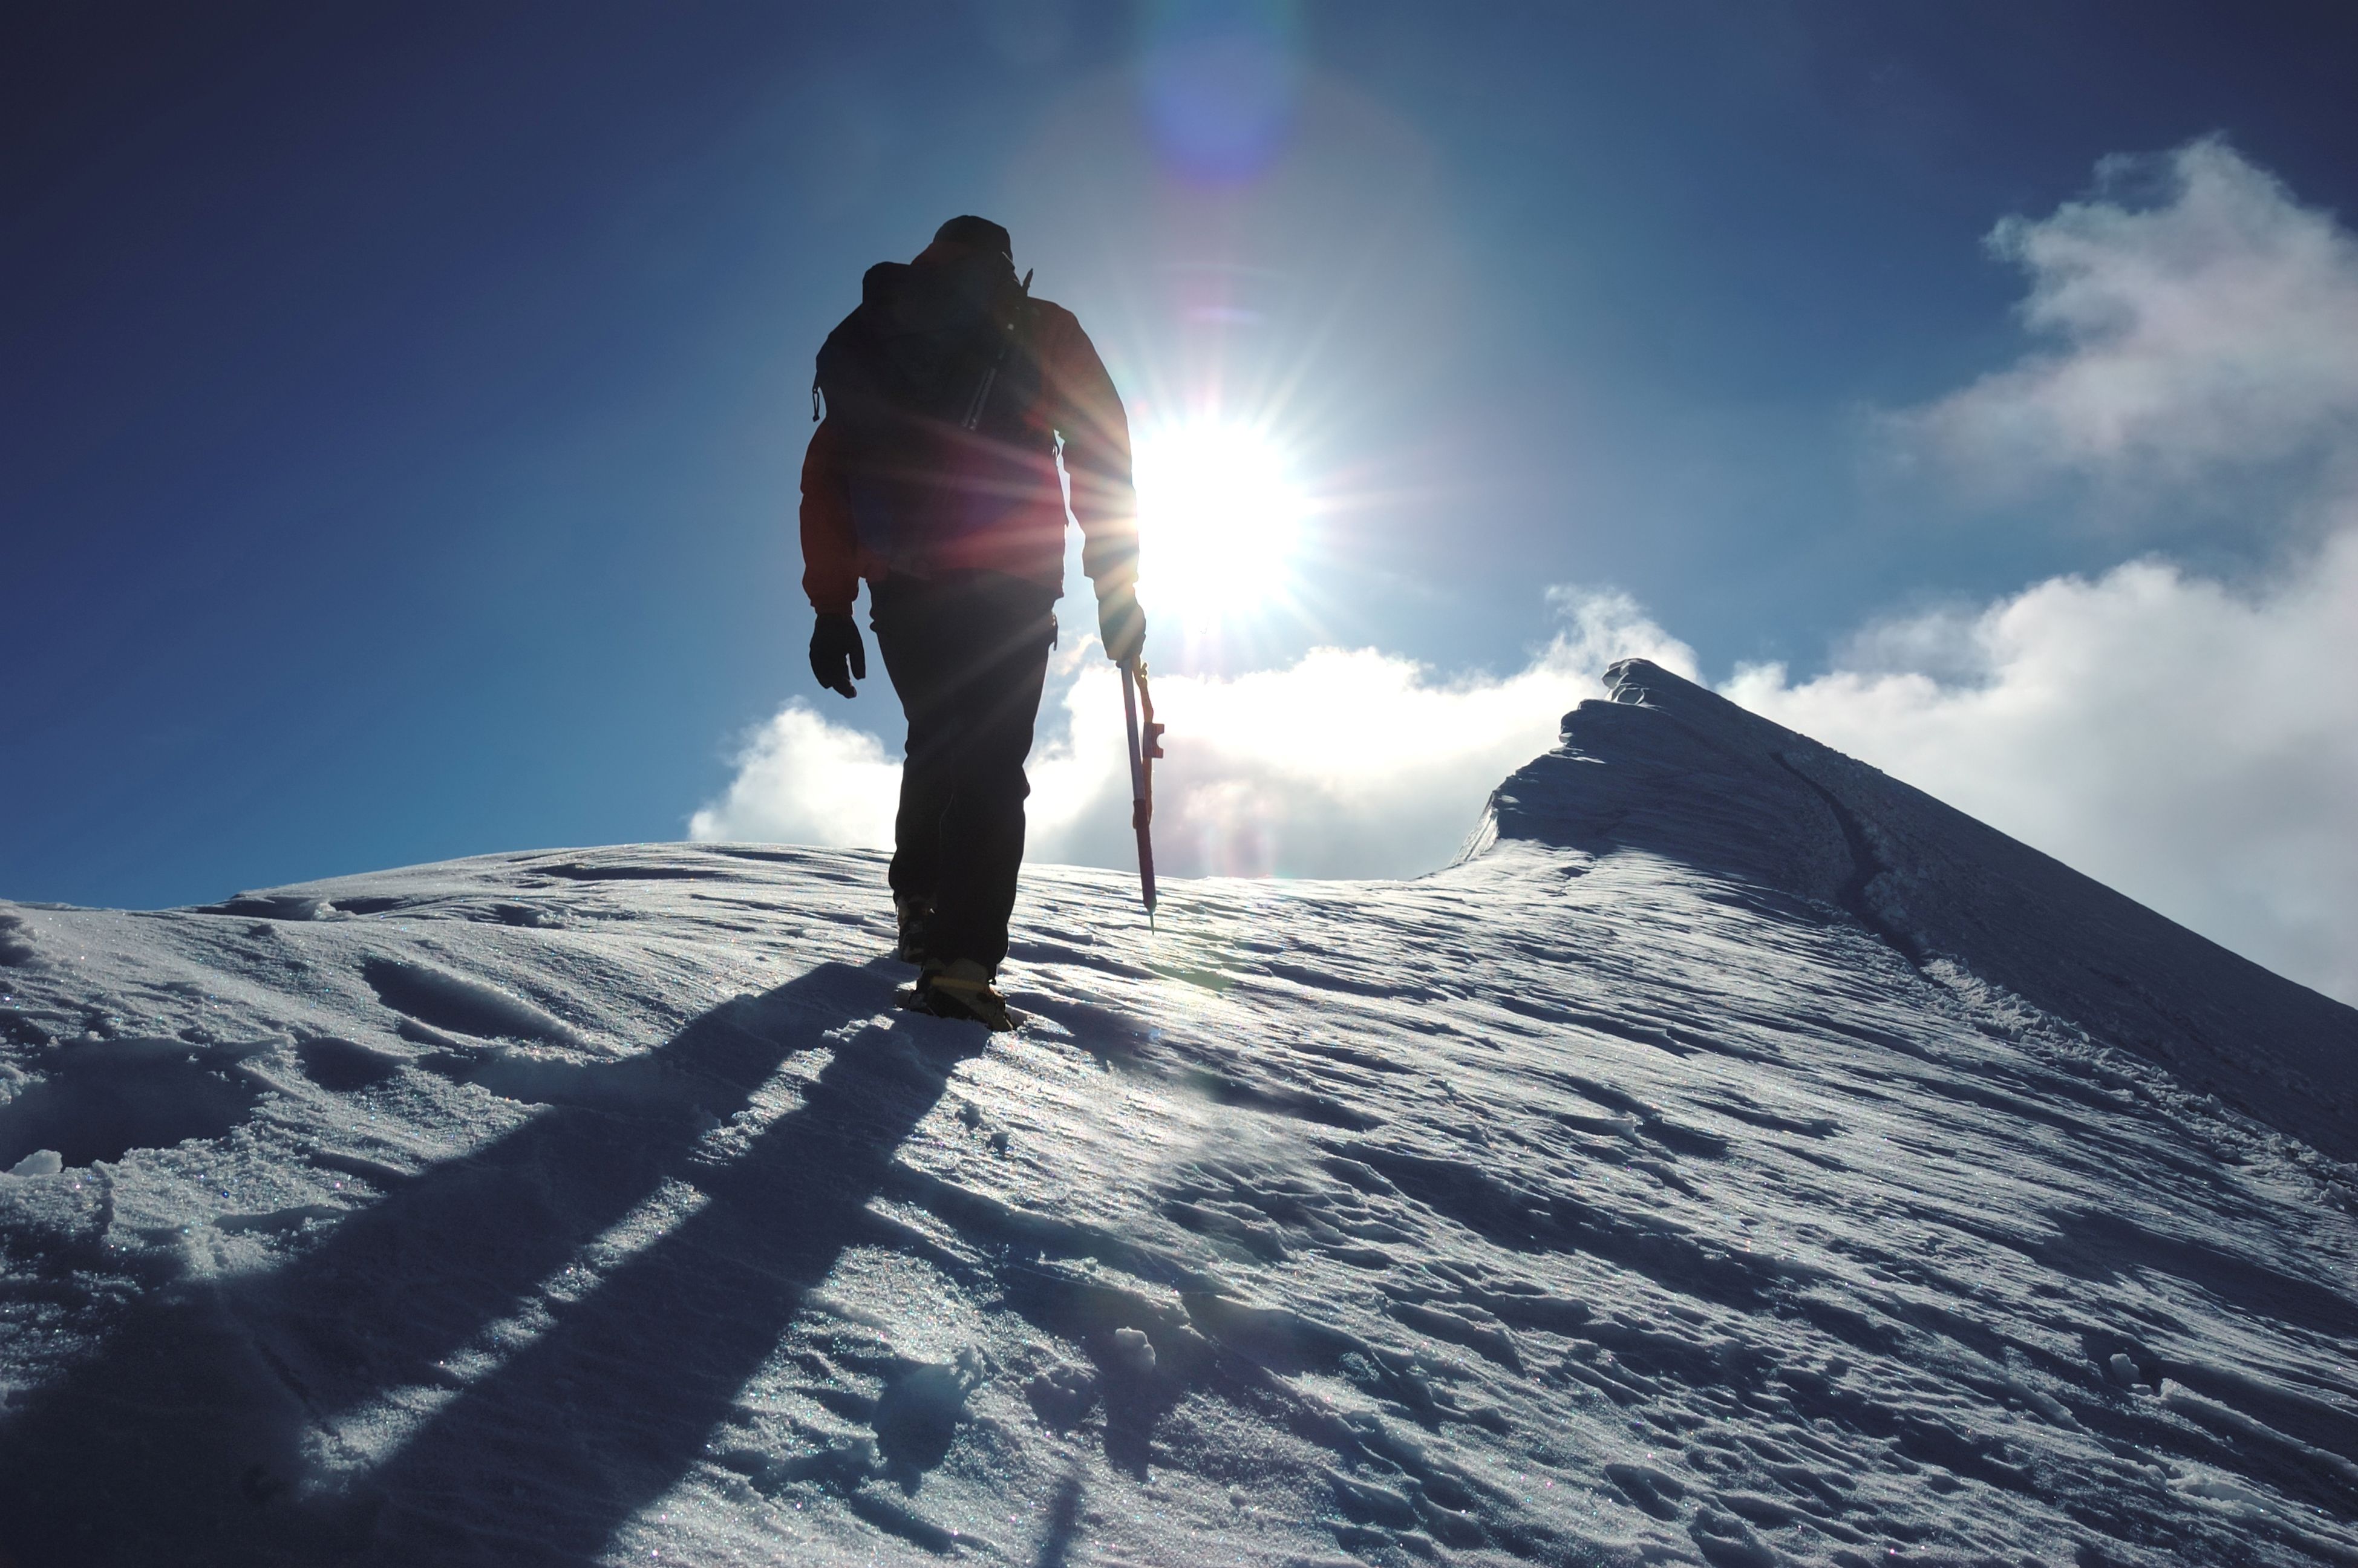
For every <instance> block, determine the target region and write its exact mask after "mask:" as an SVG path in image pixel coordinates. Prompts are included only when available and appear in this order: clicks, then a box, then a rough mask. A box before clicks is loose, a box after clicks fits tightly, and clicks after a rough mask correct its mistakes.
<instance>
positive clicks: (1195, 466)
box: [1133, 419, 1308, 624]
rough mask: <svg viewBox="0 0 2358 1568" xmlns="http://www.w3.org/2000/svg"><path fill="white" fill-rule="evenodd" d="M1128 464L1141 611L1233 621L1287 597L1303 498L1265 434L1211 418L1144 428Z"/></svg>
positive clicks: (1305, 504)
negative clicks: (1134, 490)
mask: <svg viewBox="0 0 2358 1568" xmlns="http://www.w3.org/2000/svg"><path fill="white" fill-rule="evenodd" d="M1133 461H1134V464H1135V467H1136V472H1137V477H1138V510H1139V529H1140V544H1139V580H1140V586H1141V593H1140V597H1141V599H1142V600H1145V602H1146V605H1147V607H1148V610H1149V611H1150V612H1160V613H1162V614H1164V615H1169V616H1173V617H1174V618H1175V619H1177V620H1179V621H1182V622H1194V623H1196V624H1203V623H1206V622H1219V621H1223V620H1234V619H1237V618H1238V617H1240V616H1242V615H1244V614H1246V613H1248V612H1249V611H1256V610H1259V609H1260V608H1262V607H1263V606H1264V605H1266V604H1267V603H1268V602H1269V601H1270V600H1273V599H1276V598H1280V597H1282V595H1283V594H1284V593H1285V592H1286V590H1287V589H1288V587H1289V585H1290V581H1291V575H1292V566H1293V553H1294V550H1295V547H1296V546H1298V545H1299V543H1300V541H1301V535H1302V524H1303V515H1304V514H1305V513H1306V512H1307V511H1308V502H1307V498H1306V497H1305V496H1304V494H1303V490H1302V487H1301V485H1300V483H1299V482H1298V481H1296V480H1295V479H1294V477H1293V474H1292V472H1291V471H1290V470H1289V467H1288V464H1287V462H1286V460H1285V454H1284V452H1283V451H1282V449H1280V448H1279V447H1278V445H1277V444H1276V443H1275V442H1273V441H1271V439H1270V438H1269V436H1268V434H1267V433H1266V432H1264V431H1262V430H1259V429H1256V428H1254V427H1251V426H1249V425H1240V424H1230V423H1227V422H1223V421H1219V420H1211V419H1206V420H1200V421H1191V422H1188V423H1184V424H1175V425H1163V426H1154V427H1147V428H1145V429H1141V431H1140V432H1139V437H1138V444H1137V449H1136V451H1135V452H1134V454H1133Z"/></svg>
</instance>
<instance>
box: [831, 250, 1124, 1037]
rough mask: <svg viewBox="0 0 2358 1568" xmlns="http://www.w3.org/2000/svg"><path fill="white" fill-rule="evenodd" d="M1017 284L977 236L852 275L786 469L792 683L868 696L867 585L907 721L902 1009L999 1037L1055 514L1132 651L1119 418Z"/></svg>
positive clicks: (1060, 318)
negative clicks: (908, 983) (905, 996)
mask: <svg viewBox="0 0 2358 1568" xmlns="http://www.w3.org/2000/svg"><path fill="white" fill-rule="evenodd" d="M1030 285H1031V279H1030V276H1029V275H1028V274H1027V275H1026V276H1025V277H1024V278H1023V279H1022V282H1018V281H1017V278H1016V276H1015V262H1014V254H1013V246H1012V244H1011V242H1010V240H1009V238H1008V234H1007V231H1006V230H1005V229H1002V228H1001V227H1000V226H999V225H998V224H996V223H993V222H988V221H987V220H985V219H981V218H975V217H962V218H953V219H951V220H950V221H949V222H946V223H945V224H943V225H942V226H941V229H940V231H939V232H936V234H935V236H934V242H933V243H932V244H930V245H928V246H926V247H925V250H924V252H923V253H921V254H919V255H918V256H917V258H916V260H915V261H914V262H911V263H908V264H906V265H903V264H901V263H897V262H884V263H880V264H879V265H876V266H873V267H871V268H870V269H869V271H868V275H867V276H866V278H865V279H864V280H863V281H862V284H861V290H860V296H861V297H860V307H859V308H858V309H856V310H854V311H852V313H851V314H850V315H849V316H848V317H846V318H845V319H844V320H843V323H842V324H841V325H840V326H838V327H837V328H836V330H834V331H833V332H832V333H831V334H829V336H828V338H827V343H826V346H825V347H823V348H822V349H821V350H820V351H819V356H818V377H817V382H816V383H815V384H814V391H815V393H817V395H818V397H817V399H815V401H814V407H813V413H814V415H817V413H818V412H819V402H820V400H823V403H824V409H825V418H824V419H823V421H822V422H821V423H820V424H819V427H818V428H817V431H816V432H814V433H813V435H812V437H811V443H810V450H809V453H808V455H807V456H806V458H805V459H804V461H803V500H802V545H803V589H804V591H805V592H806V593H807V594H808V595H809V596H810V601H811V608H812V609H813V610H814V611H817V616H818V621H817V626H816V628H815V629H814V630H813V631H812V633H811V647H810V657H811V669H812V672H813V673H814V674H815V675H817V677H818V682H819V684H820V685H821V686H824V687H827V688H828V689H829V690H831V691H838V692H841V693H842V694H843V695H844V696H846V697H850V696H852V695H854V694H855V692H856V691H857V689H858V688H857V687H855V686H854V685H853V682H854V681H855V680H859V679H865V678H866V677H867V674H868V660H867V652H866V649H865V647H864V646H863V645H862V643H861V642H860V628H859V626H858V624H857V622H854V621H853V619H852V613H851V611H852V602H853V600H854V599H855V598H856V597H857V595H858V593H859V589H860V579H863V578H864V579H867V582H868V594H869V611H870V617H869V624H870V625H871V627H872V628H874V630H875V633H876V641H877V645H878V647H879V649H880V650H881V651H882V654H883V655H884V669H885V673H886V674H887V675H889V676H891V677H892V689H893V690H894V692H896V693H897V694H898V695H899V697H900V698H901V706H902V708H903V710H904V712H905V713H906V715H907V719H908V725H909V730H908V741H907V748H906V761H905V762H904V763H903V769H902V774H901V802H900V811H899V815H898V817H897V818H896V820H895V822H894V825H893V852H892V873H891V881H892V901H893V904H894V907H895V908H896V909H897V910H898V912H899V914H900V921H901V944H900V953H901V956H902V957H903V958H905V959H908V960H910V961H911V962H914V963H917V964H919V965H921V966H922V972H921V974H920V976H919V978H918V982H917V987H916V990H915V992H914V1005H916V1006H918V1007H921V1008H924V1009H925V1010H926V1011H932V1012H935V1013H937V1014H941V1015H943V1016H947V1017H958V1018H973V1019H978V1020H979V1021H981V1022H984V1023H987V1024H989V1025H990V1026H991V1027H992V1028H994V1029H1004V1028H1008V1027H1010V1021H1009V1018H1008V1013H1007V1004H1006V1002H1005V1001H1004V1000H1003V999H1001V996H1000V995H999V993H998V991H997V990H996V989H994V981H995V980H996V979H997V976H998V971H999V966H1000V963H1001V960H1003V959H1004V958H1005V957H1006V956H1007V922H1008V916H1009V914H1010V913H1011V911H1012V910H1013V908H1014V905H1015V882H1016V874H1017V869H1018V867H1019V865H1020V863H1021V862H1022V858H1023V801H1024V798H1025V796H1026V795H1029V794H1030V793H1031V786H1030V784H1029V783H1028V782H1027V781H1026V780H1025V778H1024V776H1023V763H1024V760H1025V758H1026V757H1027V756H1029V755H1030V753H1031V750H1032V729H1033V721H1034V720H1035V719H1037V717H1038V715H1039V710H1040V695H1041V688H1042V686H1043V684H1044V681H1045V679H1046V675H1047V667H1048V651H1049V650H1050V649H1051V648H1052V647H1054V646H1055V640H1056V620H1055V613H1054V607H1055V601H1056V600H1057V598H1058V597H1059V596H1060V595H1061V594H1062V592H1063V590H1064V562H1065V524H1066V521H1067V518H1068V515H1069V516H1070V517H1071V518H1073V519H1076V520H1077V521H1078V523H1079V524H1080V527H1081V530H1082V533H1083V535H1085V537H1086V541H1087V542H1086V546H1085V547H1084V549H1083V552H1082V557H1081V559H1082V566H1083V568H1084V569H1085V570H1086V571H1087V573H1088V576H1089V578H1090V579H1091V581H1092V582H1094V583H1095V585H1096V588H1097V596H1098V627H1099V630H1100V633H1101V634H1102V636H1103V638H1104V641H1105V650H1106V654H1107V656H1109V658H1111V659H1113V660H1114V661H1115V662H1116V663H1122V662H1126V661H1129V660H1131V659H1135V658H1136V657H1137V656H1138V654H1139V652H1140V649H1141V646H1142V645H1143V643H1144V641H1145V636H1146V622H1145V618H1144V616H1143V615H1142V614H1141V612H1140V611H1139V608H1138V599H1137V592H1136V578H1137V565H1138V525H1137V495H1136V492H1135V491H1134V490H1133V489H1132V488H1131V483H1130V426H1129V421H1128V419H1127V418H1126V417H1125V416H1124V415H1123V412H1122V406H1121V397H1120V394H1119V393H1117V392H1116V391H1115V390H1114V384H1113V379H1112V377H1111V376H1109V375H1108V374H1107V373H1106V368H1105V365H1104V362H1102V361H1100V360H1099V359H1098V353H1097V350H1096V349H1095V348H1094V347H1092V346H1091V344H1090V342H1089V340H1088V337H1087V334H1085V333H1084V332H1083V331H1082V330H1081V325H1080V323H1079V321H1077V320H1076V319H1074V317H1073V314H1072V312H1071V311H1069V310H1066V309H1065V308H1063V307H1061V306H1058V305H1054V304H1051V303H1049V302H1048V301H1047V300H1044V299H1035V298H1033V297H1032V295H1031V287H1030ZM1060 457H1061V459H1062V465H1063V470H1064V472H1063V474H1062V475H1061V476H1060V474H1059V472H1058V462H1059V458H1060ZM1067 478H1068V479H1069V481H1070V495H1071V504H1070V511H1069V514H1068V512H1067V507H1066V484H1065V480H1066V479H1067Z"/></svg>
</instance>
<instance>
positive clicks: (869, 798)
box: [687, 702, 901, 849]
mask: <svg viewBox="0 0 2358 1568" xmlns="http://www.w3.org/2000/svg"><path fill="white" fill-rule="evenodd" d="M900 791H901V763H900V762H899V760H898V759H895V758H888V757H887V756H885V754H884V748H883V747H882V745H880V744H878V743H877V740H876V737H875V736H873V735H871V734H868V733H866V732H865V731H864V730H851V729H847V728H846V727H844V726H842V725H840V724H830V723H828V722H827V720H826V719H821V718H820V717H819V716H818V715H817V714H816V713H814V712H812V711H811V710H810V708H808V707H806V705H804V704H803V703H801V702H794V703H789V704H788V705H787V706H786V707H785V708H783V709H782V710H780V712H779V713H778V715H777V717H776V718H774V719H771V720H770V721H769V722H768V723H767V724H764V725H763V726H762V727H761V728H760V729H759V730H755V731H753V733H752V735H750V736H748V737H747V738H746V741H745V746H744V749H743V750H742V751H741V752H739V753H738V756H737V776H736V777H735V778H733V779H731V780H730V782H729V790H728V793H727V794H725V795H722V796H721V797H720V798H719V800H717V801H714V802H713V803H712V804H711V805H709V806H706V807H705V808H704V809H703V810H701V811H699V812H698V813H697V814H696V815H695V816H691V817H689V818H688V819H687V836H688V837H689V838H694V839H697V840H698V841H699V842H711V841H715V840H723V841H726V840H735V841H739V842H752V843H763V844H825V845H829V846H833V847H835V848H838V849H879V848H884V847H889V846H890V845H891V844H892V806H893V802H894V801H895V800H896V799H897V798H898V797H899V795H900Z"/></svg>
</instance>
